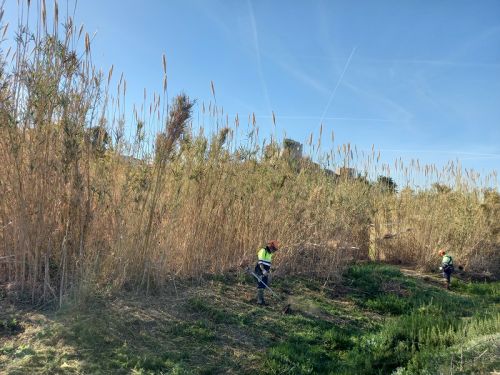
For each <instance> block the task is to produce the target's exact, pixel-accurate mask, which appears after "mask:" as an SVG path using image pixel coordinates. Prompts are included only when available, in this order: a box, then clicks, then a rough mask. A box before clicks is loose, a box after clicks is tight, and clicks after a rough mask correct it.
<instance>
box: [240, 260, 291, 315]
mask: <svg viewBox="0 0 500 375" xmlns="http://www.w3.org/2000/svg"><path fill="white" fill-rule="evenodd" d="M245 270H246V271H247V272H248V273H249V274H250V275H252V276H253V277H255V279H256V280H257V281H258V282H259V283H262V285H264V286H265V288H266V289H267V290H269V291H270V292H271V294H272V295H273V296H275V297H276V298H278V299H279V300H280V301H282V302H283V301H284V299H283V297H281V296H280V295H279V294H277V293H275V292H274V291H273V290H272V289H271V288H270V287H269V285H267V284H266V283H265V282H264V281H262V278H261V277H259V275H257V274H256V273H255V272H253V271H252V270H251V269H250V267H247V268H246V269H245ZM289 312H290V304H289V303H287V304H285V306H283V309H281V313H282V314H288V313H289Z"/></svg>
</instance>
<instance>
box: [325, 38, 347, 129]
mask: <svg viewBox="0 0 500 375" xmlns="http://www.w3.org/2000/svg"><path fill="white" fill-rule="evenodd" d="M354 52H356V47H354V48H353V49H352V51H351V54H350V55H349V57H348V58H347V61H346V63H345V65H344V70H343V71H342V73H341V74H340V77H339V79H338V80H337V84H336V85H335V87H334V89H333V91H332V94H331V95H330V98H329V99H328V102H327V103H326V106H325V109H324V110H323V113H322V114H321V119H320V121H319V122H320V125H321V123H322V122H323V120H324V118H325V116H326V113H327V112H328V110H329V109H330V105H331V104H332V101H333V98H334V97H335V94H336V93H337V89H338V88H339V86H340V84H341V83H342V79H343V78H344V75H345V72H346V71H347V68H349V64H350V63H351V59H352V57H353V56H354Z"/></svg>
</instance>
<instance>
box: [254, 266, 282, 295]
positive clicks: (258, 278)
mask: <svg viewBox="0 0 500 375" xmlns="http://www.w3.org/2000/svg"><path fill="white" fill-rule="evenodd" d="M248 271H249V272H250V274H251V275H252V276H253V277H255V278H256V279H257V281H258V282H259V283H262V285H264V286H265V287H266V289H268V290H269V291H270V292H271V293H272V294H273V295H274V296H275V297H278V298H279V296H278V295H277V294H276V293H274V292H273V290H272V289H271V288H269V286H268V285H267V284H266V283H265V282H263V281H262V279H261V278H260V277H259V276H258V275H257V274H256V273H255V272H252V271H250V270H248Z"/></svg>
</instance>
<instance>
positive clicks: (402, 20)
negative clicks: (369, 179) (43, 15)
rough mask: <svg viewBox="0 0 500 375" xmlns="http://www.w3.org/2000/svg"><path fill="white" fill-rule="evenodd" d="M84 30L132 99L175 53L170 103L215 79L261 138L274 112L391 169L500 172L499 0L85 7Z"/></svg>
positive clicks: (11, 6)
mask: <svg viewBox="0 0 500 375" xmlns="http://www.w3.org/2000/svg"><path fill="white" fill-rule="evenodd" d="M68 1H69V3H70V4H74V2H72V1H71V0H68ZM33 2H34V3H36V1H33ZM60 2H61V3H66V2H65V1H60ZM16 3H17V2H15V1H13V0H12V1H8V2H7V4H5V11H6V16H5V17H6V20H8V21H11V23H13V20H15V19H16V17H17V4H16ZM49 3H50V1H49ZM60 6H61V8H63V9H64V8H65V4H64V5H60ZM62 13H64V11H63V12H62ZM76 21H77V23H83V24H85V26H86V29H87V31H89V33H92V32H94V31H97V35H96V37H95V38H94V40H93V44H92V50H93V56H94V61H95V62H96V64H97V65H98V66H101V67H102V68H103V70H105V71H107V69H108V68H109V67H110V66H111V65H112V64H114V69H115V72H124V74H125V76H126V78H127V83H128V101H129V102H134V101H135V102H141V101H142V95H143V88H147V89H148V91H149V92H151V91H153V90H157V91H160V89H161V84H162V75H163V72H162V64H161V56H162V54H163V53H165V54H166V56H167V61H168V64H167V65H168V77H169V93H170V95H173V94H175V93H177V92H179V91H185V92H186V93H187V94H188V95H190V96H192V97H193V98H196V99H197V100H198V102H199V103H201V102H203V101H205V102H208V101H209V100H210V99H211V92H210V82H211V81H213V82H214V84H215V88H216V96H217V102H218V103H219V104H220V105H223V106H224V110H225V112H226V113H230V114H236V113H239V114H240V117H241V118H245V117H246V116H248V114H249V113H252V112H254V113H255V114H256V116H257V121H258V125H259V127H260V128H261V130H260V132H261V134H262V133H263V134H268V133H270V132H271V111H274V113H275V114H276V117H277V129H278V135H282V134H283V133H284V132H286V134H287V136H289V137H291V138H294V139H296V140H299V141H305V140H306V139H307V138H308V136H309V134H310V133H311V132H314V133H315V134H318V132H319V126H320V123H323V127H324V130H323V133H324V134H325V140H324V143H323V144H324V145H326V146H328V145H329V139H330V134H331V131H332V130H333V131H334V132H335V137H336V138H335V143H336V144H338V143H343V142H351V143H353V144H355V145H357V147H358V149H364V150H369V149H371V145H372V144H375V147H376V148H378V149H381V150H382V155H383V158H385V159H386V160H388V161H389V160H393V159H394V158H396V157H400V156H401V157H402V158H403V159H407V160H408V159H411V158H419V159H420V160H421V161H423V162H435V163H437V164H438V165H443V164H445V162H446V161H447V160H449V159H459V160H461V162H462V164H463V165H464V166H465V167H467V168H474V169H476V170H478V171H490V170H492V169H496V170H498V169H500V168H499V167H500V1H496V0H495V1H488V0H481V1H464V0H449V1H440V0H433V1H431V0H428V1H411V0H405V1H401V0H387V1H385V0H384V1H329V0H322V1H320V0H311V1H294V0H292V1H291V0H288V1H276V0H275V1H265V0H254V1H249V0H248V1H247V0H237V1H235V0H232V1H230V0H225V1H221V0H219V1H208V0H206V1H202V0H182V1H181V0H179V1H159V0H156V1H153V0H150V1H141V2H138V1H131V0H122V1H96V0H85V1H79V2H78V4H77V11H76ZM115 76H118V75H117V74H115Z"/></svg>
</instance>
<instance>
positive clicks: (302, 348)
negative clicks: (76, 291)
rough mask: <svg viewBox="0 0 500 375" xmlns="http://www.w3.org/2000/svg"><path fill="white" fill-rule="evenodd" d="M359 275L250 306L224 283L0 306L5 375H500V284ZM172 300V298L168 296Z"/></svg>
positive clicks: (369, 270)
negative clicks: (47, 304) (50, 305)
mask: <svg viewBox="0 0 500 375" xmlns="http://www.w3.org/2000/svg"><path fill="white" fill-rule="evenodd" d="M411 275H412V273H411V272H406V271H405V270H403V271H401V270H399V269H398V268H395V267H393V266H387V265H381V264H370V263H367V264H361V265H355V266H352V267H351V268H349V269H348V271H347V272H346V273H345V274H344V278H343V281H342V283H341V284H337V285H324V284H323V283H320V282H317V281H314V280H309V279H304V278H292V277H287V278H285V279H276V280H274V281H273V286H274V288H275V290H276V291H277V292H278V293H279V294H280V295H282V296H284V298H286V299H287V301H286V303H289V304H290V305H291V313H289V314H285V315H283V314H282V313H281V309H282V307H283V305H284V303H285V302H283V301H279V300H277V299H276V298H273V297H269V298H268V300H269V302H270V306H268V307H264V308H263V307H258V306H256V305H255V304H254V302H253V301H254V285H253V282H252V280H251V279H250V278H249V277H248V276H247V275H245V274H241V273H229V274H226V275H225V276H224V277H222V276H219V277H212V278H210V279H206V280H205V281H203V282H202V283H197V284H196V285H192V284H190V285H176V290H177V293H175V294H160V295H156V296H151V297H138V296H137V295H135V294H132V293H122V294H119V295H99V296H95V295H93V296H89V297H87V298H86V299H81V300H80V302H79V303H78V304H71V303H68V304H67V305H66V306H64V307H63V308H62V309H60V310H57V311H54V310H51V309H47V310H45V311H44V310H36V311H35V310H28V309H23V308H22V307H20V306H14V305H10V307H6V306H9V305H8V304H7V301H6V299H4V300H3V301H2V304H1V306H2V310H0V311H1V316H0V322H1V326H0V332H1V336H0V369H2V370H1V371H0V372H1V373H2V374H3V373H6V374H27V373H30V374H38V373H45V374H115V373H116V374H220V373H230V374H247V373H248V374H250V373H254V374H255V373H259V374H391V373H397V374H437V373H442V374H451V373H453V374H481V373H484V374H489V373H490V372H491V371H493V370H495V369H497V370H500V362H499V359H498V358H499V354H500V333H499V332H500V314H499V309H498V306H499V303H500V290H499V288H500V283H498V282H497V283H488V284H486V283H465V282H462V281H459V280H454V283H453V291H451V292H448V291H446V290H444V289H443V288H442V286H441V285H440V284H439V282H440V280H438V279H436V277H435V276H433V275H430V276H424V277H421V276H422V275H419V277H415V276H411ZM172 289H174V288H172Z"/></svg>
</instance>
